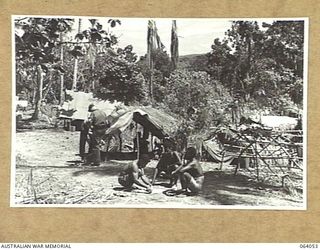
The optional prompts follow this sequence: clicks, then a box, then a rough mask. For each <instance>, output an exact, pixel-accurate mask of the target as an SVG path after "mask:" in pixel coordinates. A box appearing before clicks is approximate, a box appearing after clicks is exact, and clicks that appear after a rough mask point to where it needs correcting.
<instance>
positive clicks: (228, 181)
mask: <svg viewBox="0 0 320 250" xmlns="http://www.w3.org/2000/svg"><path fill="white" fill-rule="evenodd" d="M280 189H281V187H279V186H271V185H268V184H265V183H261V182H257V181H255V180H254V179H251V178H248V177H247V176H244V175H240V174H238V175H233V174H228V173H224V172H221V171H209V172H206V173H205V179H204V184H203V191H202V192H201V194H200V195H201V196H202V197H203V198H205V199H207V200H211V201H213V202H214V203H218V204H220V205H237V204H248V205H255V204H256V202H257V199H258V198H259V197H261V196H263V195H265V193H266V191H267V190H268V191H279V190H280Z"/></svg>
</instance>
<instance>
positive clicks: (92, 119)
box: [86, 104, 109, 166]
mask: <svg viewBox="0 0 320 250" xmlns="http://www.w3.org/2000/svg"><path fill="white" fill-rule="evenodd" d="M88 111H89V112H91V114H90V116H89V118H88V121H87V122H86V124H87V125H88V127H89V128H91V130H92V134H90V144H91V145H90V148H91V149H92V156H93V157H92V158H93V159H92V163H93V165H95V166H99V165H100V162H101V155H100V147H99V144H100V142H101V139H102V136H104V135H105V133H106V130H107V128H108V125H109V124H108V122H107V115H106V113H105V112H104V111H102V110H99V109H97V108H96V107H95V106H94V105H93V104H90V105H89V108H88Z"/></svg>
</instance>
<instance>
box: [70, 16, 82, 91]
mask: <svg viewBox="0 0 320 250" xmlns="http://www.w3.org/2000/svg"><path fill="white" fill-rule="evenodd" d="M80 32H81V18H79V24H78V33H80ZM78 40H79V39H77V41H78ZM77 74H78V58H77V57H76V58H75V60H74V70H73V83H72V90H76V89H77Z"/></svg>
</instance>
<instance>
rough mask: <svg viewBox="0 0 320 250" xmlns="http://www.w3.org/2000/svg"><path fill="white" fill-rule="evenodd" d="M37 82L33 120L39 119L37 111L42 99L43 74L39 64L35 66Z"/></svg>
mask: <svg viewBox="0 0 320 250" xmlns="http://www.w3.org/2000/svg"><path fill="white" fill-rule="evenodd" d="M37 84H38V87H37V89H36V96H35V109H34V113H33V116H32V119H33V120H38V119H39V111H40V105H41V100H42V89H43V75H42V68H41V66H40V65H38V66H37Z"/></svg>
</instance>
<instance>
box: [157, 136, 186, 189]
mask: <svg viewBox="0 0 320 250" xmlns="http://www.w3.org/2000/svg"><path fill="white" fill-rule="evenodd" d="M163 145H164V148H165V152H164V153H163V154H162V155H161V158H160V160H159V162H158V164H157V166H156V168H155V170H154V173H153V178H152V185H154V183H155V180H156V178H157V177H158V176H159V175H160V174H161V173H162V172H164V173H165V176H166V177H167V178H169V179H170V183H169V186H170V187H172V186H174V185H176V184H177V181H178V175H173V174H172V172H173V171H175V170H176V169H177V168H178V167H179V166H180V165H181V164H182V162H181V159H180V156H179V153H178V152H177V151H176V146H175V143H174V142H173V141H172V140H170V139H168V138H165V139H164V141H163Z"/></svg>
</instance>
